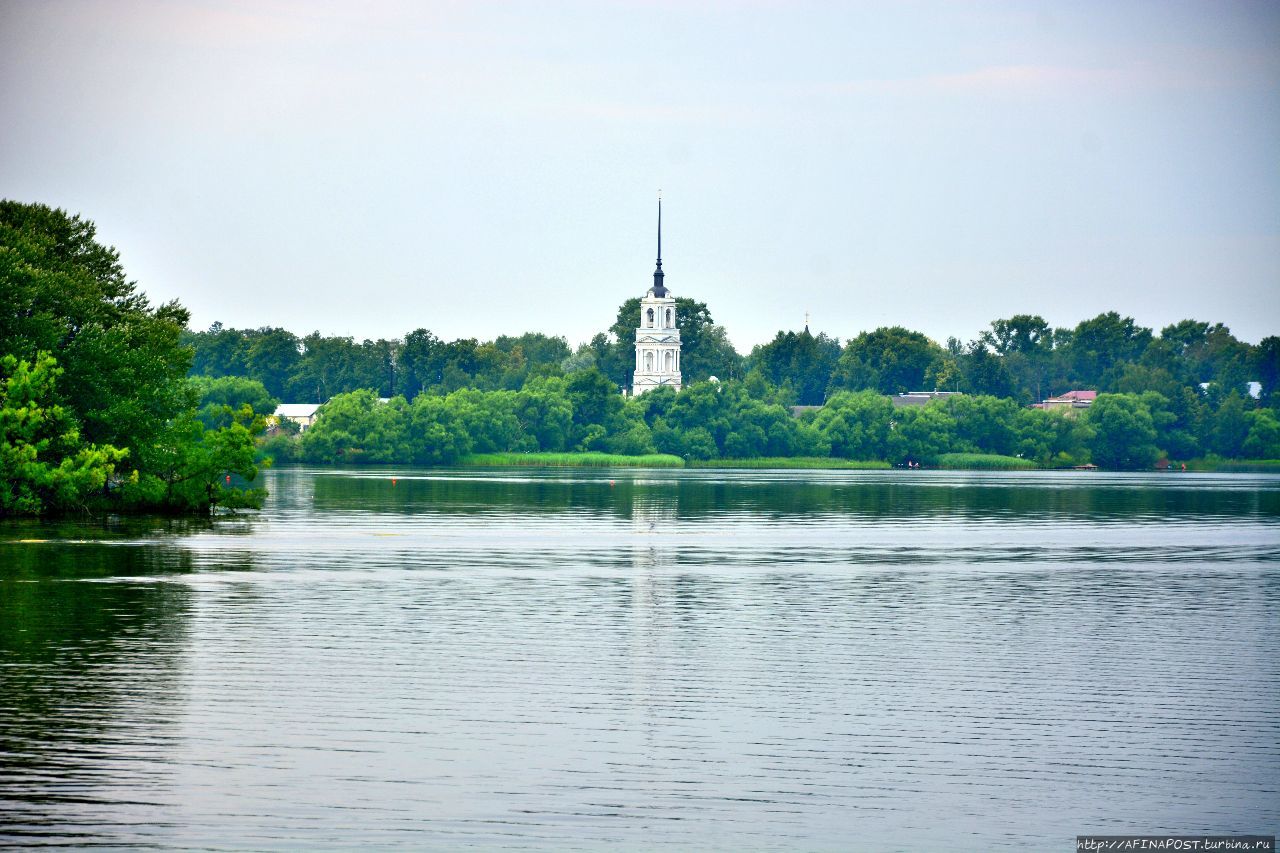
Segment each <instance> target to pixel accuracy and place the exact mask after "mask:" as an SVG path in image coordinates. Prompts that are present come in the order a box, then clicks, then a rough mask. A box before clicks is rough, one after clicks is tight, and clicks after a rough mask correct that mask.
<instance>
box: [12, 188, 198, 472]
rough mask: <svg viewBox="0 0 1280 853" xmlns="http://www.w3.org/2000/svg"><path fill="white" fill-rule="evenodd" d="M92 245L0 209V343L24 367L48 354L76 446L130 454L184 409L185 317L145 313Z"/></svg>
mask: <svg viewBox="0 0 1280 853" xmlns="http://www.w3.org/2000/svg"><path fill="white" fill-rule="evenodd" d="M95 236H96V229H95V228H94V226H93V223H91V222H88V221H85V220H82V219H81V218H80V217H78V216H69V215H68V214H66V213H65V212H63V211H61V210H53V209H51V208H49V207H47V206H45V205H41V204H19V203H17V202H13V201H0V304H3V305H4V306H5V307H6V310H3V311H0V342H3V347H4V353H5V354H10V355H16V356H18V357H19V358H23V359H26V360H28V361H33V360H34V359H35V358H36V355H37V353H39V352H49V353H57V358H58V364H59V366H60V367H61V368H62V370H63V373H62V375H61V377H60V378H59V381H58V384H57V392H56V393H57V395H58V402H59V403H60V404H61V405H63V406H65V407H66V409H67V411H68V412H69V414H70V415H71V416H72V418H73V419H74V420H75V421H76V422H77V423H78V424H79V425H80V432H81V436H82V437H83V439H84V441H85V442H86V443H88V444H99V445H111V446H113V447H118V448H121V449H127V450H130V451H131V452H133V451H136V449H137V448H139V447H141V446H144V445H146V444H148V443H150V442H153V441H155V440H156V439H157V438H158V437H159V436H160V434H161V433H162V432H164V431H165V429H166V428H167V426H168V423H169V421H170V419H171V418H173V417H174V416H175V415H176V413H178V412H179V411H182V410H183V409H185V408H186V407H187V406H188V405H189V404H190V402H191V401H190V397H189V394H188V390H187V387H186V382H185V377H186V374H187V370H188V369H189V368H190V365H191V353H190V351H189V350H187V349H185V348H183V347H182V346H180V345H179V336H180V335H181V334H182V331H183V328H184V327H185V326H186V323H187V312H186V310H185V309H183V308H182V307H181V306H180V305H178V303H176V302H170V303H166V304H164V305H160V306H157V307H152V305H151V304H150V302H149V301H148V300H147V297H146V296H145V295H143V294H142V293H139V292H138V290H137V286H136V284H135V283H134V282H131V281H129V280H127V279H126V278H125V275H124V270H123V268H122V267H121V265H120V261H119V255H118V253H117V252H116V251H115V250H114V249H111V248H107V247H105V246H102V245H101V244H99V243H98V242H97V241H96V239H95ZM132 458H135V459H136V458H137V457H136V453H135V454H134V455H133V457H132Z"/></svg>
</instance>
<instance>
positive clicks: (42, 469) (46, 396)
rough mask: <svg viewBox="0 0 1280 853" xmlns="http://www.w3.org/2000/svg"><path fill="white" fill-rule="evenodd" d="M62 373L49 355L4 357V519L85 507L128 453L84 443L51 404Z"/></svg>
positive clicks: (0, 368)
mask: <svg viewBox="0 0 1280 853" xmlns="http://www.w3.org/2000/svg"><path fill="white" fill-rule="evenodd" d="M61 373H62V370H61V368H59V367H58V366H57V362H56V361H55V360H54V358H53V357H52V356H51V355H49V354H48V353H39V354H38V355H37V356H36V359H35V361H34V363H33V362H28V361H26V360H23V359H18V358H17V357H15V356H12V355H6V356H4V357H3V358H0V516H5V515H41V514H43V513H45V512H65V511H67V510H71V509H76V508H83V507H84V506H85V504H86V501H87V500H88V499H89V498H90V497H91V496H93V495H96V494H97V493H98V492H100V491H101V490H102V488H103V487H104V486H105V485H106V482H107V478H108V477H110V476H111V475H112V474H113V473H114V472H115V467H116V464H117V463H119V462H120V461H122V460H123V459H124V458H125V456H126V455H127V454H126V453H125V451H123V450H118V449H116V448H114V447H110V446H105V445H103V446H99V445H92V444H86V443H84V442H83V441H81V439H80V433H79V430H78V429H77V428H76V424H75V421H74V419H73V418H72V417H71V415H70V413H69V412H68V411H67V409H66V408H64V407H63V406H60V405H58V404H57V403H55V402H53V400H54V396H55V395H54V386H55V382H56V380H57V377H58V376H59V375H60V374H61Z"/></svg>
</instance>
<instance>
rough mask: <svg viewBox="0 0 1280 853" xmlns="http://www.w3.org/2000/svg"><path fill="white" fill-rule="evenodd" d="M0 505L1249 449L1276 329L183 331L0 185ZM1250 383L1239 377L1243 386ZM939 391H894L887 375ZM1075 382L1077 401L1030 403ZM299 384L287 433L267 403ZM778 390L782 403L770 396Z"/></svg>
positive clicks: (170, 505) (1048, 463)
mask: <svg viewBox="0 0 1280 853" xmlns="http://www.w3.org/2000/svg"><path fill="white" fill-rule="evenodd" d="M0 287H2V288H3V291H2V293H0V296H2V297H3V300H2V301H3V304H4V305H5V306H6V307H5V308H4V309H3V310H2V311H0V468H2V470H0V473H2V474H3V491H0V515H39V514H54V513H72V512H98V511H111V512H129V511H133V512H171V513H190V512H196V513H207V512H211V511H213V510H214V509H216V508H218V507H245V506H255V505H260V503H261V500H262V497H263V492H262V491H261V489H258V488H255V487H254V486H253V484H254V481H255V479H256V476H257V473H258V468H259V466H261V465H263V464H271V462H272V461H273V460H274V461H276V462H285V461H294V460H298V461H308V462H319V463H337V464H406V465H407V464H413V465H458V464H480V465H527V464H550V465H566V464H574V465H619V464H632V465H635V464H640V465H653V466H715V465H720V466H733V467H846V468H847V467H866V468H875V467H887V466H892V465H910V466H915V465H925V466H938V467H970V468H1040V467H1078V466H1084V465H1096V466H1100V467H1104V468H1117V469H1145V468H1150V467H1151V466H1153V465H1155V464H1156V463H1157V462H1158V461H1160V460H1169V461H1171V462H1173V463H1175V464H1177V465H1179V466H1180V465H1181V464H1182V463H1184V462H1185V463H1187V464H1188V467H1189V468H1191V469H1196V468H1201V469H1203V468H1206V467H1216V468H1232V467H1235V468H1241V469H1249V468H1251V469H1263V470H1272V469H1275V468H1276V467H1277V465H1280V463H1276V462H1269V461H1267V460H1275V459H1277V458H1280V418H1278V417H1277V411H1276V409H1277V408H1278V407H1280V396H1278V395H1277V394H1276V385H1277V379H1278V378H1280V338H1277V337H1275V336H1272V337H1268V338H1265V339H1264V340H1262V341H1261V342H1259V343H1258V344H1249V343H1246V342H1243V341H1239V340H1237V339H1236V338H1235V337H1234V336H1233V335H1232V334H1231V332H1230V330H1229V329H1227V328H1226V327H1225V326H1222V325H1221V324H1217V325H1214V324H1210V323H1207V322H1200V321H1193V320H1184V321H1182V322H1180V323H1177V324H1174V325H1171V326H1168V327H1166V328H1164V329H1162V330H1161V331H1160V332H1159V333H1158V334H1157V333H1155V332H1154V331H1153V330H1152V329H1148V328H1144V327H1141V326H1139V325H1138V324H1137V323H1136V322H1135V321H1134V320H1133V319H1132V318H1127V317H1121V316H1119V315H1118V314H1115V313H1106V314H1102V315H1099V316H1098V317H1095V318H1092V319H1089V320H1085V321H1082V322H1081V323H1079V324H1078V325H1077V326H1075V327H1074V328H1070V329H1065V328H1064V329H1054V328H1050V327H1049V325H1048V324H1047V323H1045V322H1044V320H1043V319H1041V318H1039V317H1036V316H1032V315H1016V316H1013V317H1011V318H1009V319H1001V320H996V321H994V322H992V323H991V327H990V329H989V330H987V331H984V332H982V333H981V334H979V335H978V336H977V337H976V338H975V339H974V340H972V341H970V342H968V343H964V344H962V343H961V342H959V341H957V340H955V339H951V340H948V341H947V342H946V343H945V344H944V345H940V344H937V343H935V342H934V341H932V340H930V339H929V338H927V337H926V336H924V335H922V334H920V333H918V332H913V331H910V330H907V329H904V328H901V327H888V328H881V329H876V330H874V331H871V332H864V333H861V334H859V335H856V336H854V337H853V338H851V339H849V340H848V341H846V342H845V343H844V344H841V342H840V341H839V340H838V339H836V338H832V337H828V336H827V335H825V334H821V333H820V334H817V335H814V334H812V333H810V332H809V330H808V329H805V330H803V331H800V332H795V331H780V332H778V334H777V335H776V336H775V338H774V339H773V340H772V341H770V342H768V343H766V344H763V345H760V346H757V347H755V348H754V349H753V350H752V351H751V352H750V353H748V354H746V355H741V354H739V353H738V352H737V351H736V350H735V349H734V348H733V346H732V345H731V343H730V342H729V338H728V335H727V332H726V330H725V329H724V328H723V327H722V326H718V325H716V324H715V323H714V321H713V319H712V315H711V312H710V310H709V308H708V307H707V306H706V305H705V304H703V303H700V302H696V301H694V300H688V299H681V300H678V302H679V326H680V331H681V338H682V341H683V351H682V367H683V369H684V375H685V380H686V388H685V390H683V391H682V392H680V393H679V394H676V393H674V392H672V391H670V390H669V389H659V390H656V391H653V392H650V393H648V394H645V395H643V396H641V397H638V398H634V397H624V396H623V395H622V394H621V393H619V392H620V389H622V388H625V387H627V386H628V384H629V382H630V369H631V366H632V365H633V363H634V359H633V351H632V346H633V342H632V338H633V335H634V326H635V322H636V317H637V316H638V300H635V299H632V300H628V301H626V302H624V303H623V304H622V305H621V306H620V307H619V310H618V315H617V318H616V321H615V323H614V324H613V325H612V326H611V327H610V328H609V329H608V330H605V331H602V332H601V333H599V334H597V335H595V336H594V337H593V338H592V339H591V340H590V341H587V342H585V343H583V344H581V345H580V346H578V347H576V348H572V347H570V346H569V344H568V342H567V341H566V340H565V339H564V338H562V337H556V336H550V335H546V334H544V333H540V332H531V333H527V334H524V335H519V336H500V337H498V338H495V339H494V340H492V341H486V342H481V341H478V340H476V339H459V340H455V341H449V342H446V341H441V340H439V339H437V338H436V337H435V336H434V335H432V334H431V333H430V332H429V331H427V330H425V329H417V330H415V331H413V332H410V333H409V334H407V335H406V336H405V337H404V338H403V339H397V340H377V341H368V340H366V341H361V342H356V341H355V340H354V339H352V338H346V337H324V336H321V335H319V334H312V335H307V336H304V337H298V336H296V335H294V334H292V333H291V332H288V331H286V330H284V329H279V328H262V329H251V330H245V329H228V328H224V327H222V326H221V325H220V324H215V325H214V326H212V327H211V328H209V329H208V330H205V331H192V330H190V329H189V328H188V327H187V326H188V319H189V317H188V314H187V312H186V310H185V309H183V308H182V306H181V305H179V304H178V303H176V302H173V303H167V304H164V305H152V304H151V303H150V302H149V301H148V300H147V298H146V296H145V295H144V294H142V293H141V292H139V291H138V289H137V287H136V285H135V284H134V283H133V282H131V281H128V280H127V278H126V276H125V274H124V271H123V269H122V268H121V265H120V263H119V257H118V254H117V253H116V251H115V250H114V249H112V248H110V247H106V246H103V245H102V244H100V243H99V242H98V241H97V240H96V233H95V228H94V226H93V224H92V223H91V222H89V221H87V220H84V219H82V218H80V217H79V216H73V215H69V214H67V213H65V212H64V211H61V210H55V209H52V208H49V207H47V206H44V205H39V204H22V203H18V202H13V201H3V202H0ZM1251 383H1252V384H1251ZM922 388H931V389H944V390H947V391H952V392H958V393H955V394H953V395H950V396H947V397H945V398H940V399H936V400H932V401H930V402H929V403H928V404H927V405H923V406H913V407H905V408H902V407H896V406H895V405H894V404H893V401H892V400H891V398H890V396H889V395H895V394H900V393H902V392H908V391H917V390H920V389H922ZM1071 389H1090V390H1096V391H1098V392H1100V393H1099V394H1098V396H1097V398H1096V400H1094V401H1093V402H1092V405H1090V406H1089V408H1087V409H1085V410H1083V411H1079V412H1076V411H1066V412H1062V411H1053V410H1045V409H1036V408H1030V407H1029V404H1031V403H1034V402H1035V401H1038V400H1041V399H1044V398H1045V397H1048V396H1052V395H1054V394H1060V393H1062V392H1064V391H1067V390H1071ZM300 400H301V401H314V402H316V403H323V406H322V408H321V410H320V416H319V417H318V418H317V420H316V422H315V424H314V425H313V426H312V427H311V428H310V429H308V430H306V431H305V432H303V433H301V434H299V433H297V432H296V431H295V430H292V429H291V428H290V424H289V422H288V421H282V422H279V423H274V420H275V419H274V418H273V414H274V412H275V409H276V407H277V405H278V404H279V403H280V402H281V401H286V402H297V401H300ZM797 406H799V407H803V408H802V410H801V411H800V412H799V414H798V415H797V414H796V409H795V408H794V407H797Z"/></svg>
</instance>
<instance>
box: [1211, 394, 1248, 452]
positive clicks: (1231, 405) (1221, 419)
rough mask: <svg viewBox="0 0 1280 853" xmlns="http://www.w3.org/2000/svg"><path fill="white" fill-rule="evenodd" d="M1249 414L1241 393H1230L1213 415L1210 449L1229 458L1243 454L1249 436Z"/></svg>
mask: <svg viewBox="0 0 1280 853" xmlns="http://www.w3.org/2000/svg"><path fill="white" fill-rule="evenodd" d="M1248 415H1249V413H1248V412H1247V411H1246V409H1245V405H1244V400H1243V399H1242V398H1241V397H1240V395H1239V394H1237V393H1236V392H1234V391H1233V392H1231V393H1230V394H1228V395H1227V397H1226V398H1225V399H1224V400H1223V401H1222V403H1221V405H1219V406H1218V411H1217V412H1216V413H1215V414H1214V416H1213V428H1212V433H1211V434H1210V437H1209V447H1210V449H1211V450H1212V451H1213V452H1214V453H1217V454H1218V455H1219V456H1225V457H1227V458H1228V459H1235V458H1238V457H1239V456H1241V455H1242V454H1243V452H1244V443H1245V440H1246V439H1247V438H1248V437H1249V417H1248Z"/></svg>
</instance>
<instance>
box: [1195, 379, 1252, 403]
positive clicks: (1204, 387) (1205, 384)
mask: <svg viewBox="0 0 1280 853" xmlns="http://www.w3.org/2000/svg"><path fill="white" fill-rule="evenodd" d="M1211 384H1213V383H1211V382H1201V383H1200V390H1201V391H1208V390H1209V386H1210V385H1211ZM1245 390H1246V391H1247V392H1248V394H1249V396H1250V397H1252V398H1253V399H1255V400H1257V399H1260V398H1261V397H1262V383H1261V382H1246V383H1245Z"/></svg>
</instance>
